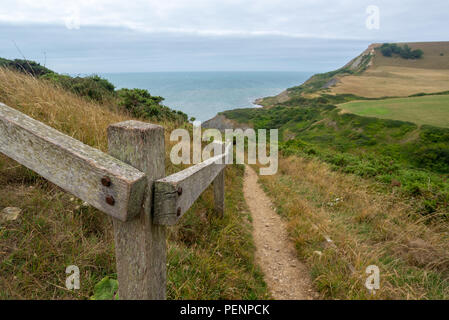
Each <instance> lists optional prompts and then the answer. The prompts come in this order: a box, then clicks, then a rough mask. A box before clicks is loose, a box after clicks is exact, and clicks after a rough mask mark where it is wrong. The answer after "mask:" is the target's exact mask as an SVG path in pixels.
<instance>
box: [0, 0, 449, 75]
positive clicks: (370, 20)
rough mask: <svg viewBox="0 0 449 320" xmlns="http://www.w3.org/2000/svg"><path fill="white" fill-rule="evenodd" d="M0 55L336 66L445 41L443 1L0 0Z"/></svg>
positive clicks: (83, 66)
mask: <svg viewBox="0 0 449 320" xmlns="http://www.w3.org/2000/svg"><path fill="white" fill-rule="evenodd" d="M1 2H2V3H1V6H0V57H6V58H17V57H21V56H22V55H23V56H25V57H26V58H28V59H33V60H36V61H39V62H41V63H45V64H46V65H47V66H48V67H50V68H53V69H55V70H56V71H59V72H63V73H72V74H77V73H93V72H142V71H216V70H242V71H243V70H291V71H313V72H316V71H326V70H329V69H333V68H337V67H339V66H341V65H343V64H344V63H345V62H347V61H348V60H349V59H350V58H352V57H354V56H355V55H357V54H359V53H360V52H361V51H362V50H364V49H365V48H366V47H367V46H368V45H369V44H370V43H372V42H385V41H391V42H393V41H394V42H399V41H443V40H449V22H448V21H449V19H448V18H447V16H448V13H449V1H447V0H427V1H425V2H423V1H422V0H408V1H399V0H389V1H384V0H378V1H374V0H368V1H366V0H333V1H329V0H254V1H252V0H251V1H250V0H217V1H216V0H128V1H123V0H75V1H70V0H39V1H35V0H2V1H1Z"/></svg>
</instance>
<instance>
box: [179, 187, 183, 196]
mask: <svg viewBox="0 0 449 320" xmlns="http://www.w3.org/2000/svg"><path fill="white" fill-rule="evenodd" d="M181 194H182V188H181V187H179V188H178V196H180V195H181Z"/></svg>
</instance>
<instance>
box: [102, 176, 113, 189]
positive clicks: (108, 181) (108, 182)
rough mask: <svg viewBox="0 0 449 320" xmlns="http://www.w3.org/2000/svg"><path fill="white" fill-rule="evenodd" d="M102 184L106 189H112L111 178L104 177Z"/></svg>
mask: <svg viewBox="0 0 449 320" xmlns="http://www.w3.org/2000/svg"><path fill="white" fill-rule="evenodd" d="M101 184H102V185H104V186H105V187H110V186H111V179H110V178H109V177H103V178H101Z"/></svg>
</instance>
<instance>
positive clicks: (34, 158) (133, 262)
mask: <svg viewBox="0 0 449 320" xmlns="http://www.w3.org/2000/svg"><path fill="white" fill-rule="evenodd" d="M164 141H165V139H164V128H163V127H161V126H158V125H153V124H149V123H144V122H140V121H125V122H121V123H118V124H114V125H111V126H109V128H108V144H109V154H105V153H103V152H101V151H99V150H97V149H95V148H92V147H89V146H87V145H85V144H83V143H82V142H80V141H78V140H76V139H73V138H71V137H69V136H67V135H65V134H63V133H61V132H59V131H57V130H55V129H53V128H51V127H49V126H47V125H45V124H43V123H41V122H39V121H37V120H34V119H32V118H30V117H28V116H26V115H24V114H23V113H21V112H19V111H17V110H15V109H13V108H10V107H8V106H6V105H4V104H2V103H0V152H1V153H4V154H5V155H6V156H8V157H10V158H12V159H14V160H16V161H17V162H19V163H20V164H22V165H24V166H26V167H27V168H29V169H31V170H33V171H35V172H37V173H38V174H40V175H41V176H43V177H44V178H46V179H47V180H49V181H51V182H53V183H54V184H56V185H58V186H59V187H61V188H63V189H64V190H66V191H68V192H70V193H72V194H73V195H75V196H76V197H78V198H80V199H82V200H84V201H86V202H87V203H89V204H90V205H92V206H93V207H95V208H97V209H99V210H100V211H102V212H104V213H106V214H108V215H110V216H111V217H112V218H113V225H114V238H115V251H116V262H117V274H118V282H119V297H120V299H165V298H166V251H167V250H166V234H165V232H166V230H165V228H166V226H170V225H174V224H176V223H177V222H178V221H179V219H180V218H181V216H182V215H183V214H184V213H185V212H186V211H187V210H188V209H189V208H190V207H191V206H192V204H193V203H194V202H195V200H196V199H197V198H198V197H199V196H200V195H201V193H202V192H203V191H204V190H205V189H206V188H207V187H208V186H209V185H210V184H211V183H213V184H214V197H215V207H216V211H217V213H218V214H219V215H222V214H223V210H224V168H225V160H226V157H227V156H228V155H229V152H231V151H232V144H228V145H227V146H226V148H225V147H224V145H223V147H222V150H223V152H222V154H219V155H216V156H214V157H213V158H210V159H208V160H206V161H204V162H202V163H200V164H197V165H195V166H192V167H190V168H188V169H186V170H183V171H181V172H178V173H176V174H173V175H171V176H169V177H165V144H164Z"/></svg>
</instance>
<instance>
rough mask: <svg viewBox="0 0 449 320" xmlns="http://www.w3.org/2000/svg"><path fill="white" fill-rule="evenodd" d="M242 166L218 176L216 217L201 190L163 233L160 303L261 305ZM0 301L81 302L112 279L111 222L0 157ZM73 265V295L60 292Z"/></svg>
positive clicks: (208, 194)
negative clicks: (221, 187) (7, 217)
mask: <svg viewBox="0 0 449 320" xmlns="http://www.w3.org/2000/svg"><path fill="white" fill-rule="evenodd" d="M242 188H243V166H229V167H228V168H227V169H226V199H225V204H226V210H225V216H224V218H222V219H220V218H218V217H216V216H215V214H214V207H213V203H214V202H213V189H212V188H208V189H207V190H206V191H205V192H204V193H203V195H202V196H201V197H200V198H199V199H198V200H197V201H196V202H195V204H194V205H193V207H192V208H191V209H190V210H189V211H188V212H187V213H186V215H185V216H184V217H183V219H182V220H181V221H180V223H179V225H177V226H175V227H171V228H169V232H168V253H167V273H168V277H167V297H168V299H194V300H197V299H198V300H202V299H249V300H251V299H267V298H269V297H270V296H269V294H268V289H267V287H266V284H265V282H264V280H263V275H262V273H261V271H260V270H259V268H258V267H257V266H256V264H255V260H254V250H255V247H254V244H253V240H252V236H251V231H252V226H251V223H250V221H251V220H250V214H249V211H248V209H247V207H246V204H245V201H244V198H243V192H242ZM5 207H19V208H21V209H22V213H21V214H20V216H19V218H18V219H17V220H15V221H1V220H0V274H1V277H0V300H2V299H89V298H90V297H91V296H92V295H93V293H94V287H95V285H96V284H97V283H98V282H100V280H101V279H103V278H104V277H106V276H108V277H110V278H112V279H117V275H116V266H115V251H114V239H113V235H112V223H111V219H110V218H109V217H107V216H106V215H105V214H103V213H101V212H99V211H98V210H96V209H94V208H92V207H91V206H88V205H84V204H83V203H82V201H80V200H78V199H76V198H74V197H73V196H71V195H69V194H67V193H65V192H64V191H62V190H61V189H59V188H57V187H55V186H53V185H52V184H50V183H48V182H46V181H45V180H44V179H42V178H40V177H39V176H38V175H36V174H34V173H32V172H31V171H29V170H27V169H25V168H24V167H22V166H19V165H17V163H15V162H14V161H12V160H9V159H8V158H6V157H4V156H0V211H1V210H2V209H3V208H5ZM69 265H77V266H78V267H79V268H80V273H81V279H80V280H81V289H80V290H76V291H69V290H66V289H65V279H66V277H67V275H66V273H65V268H66V267H67V266H69Z"/></svg>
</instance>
